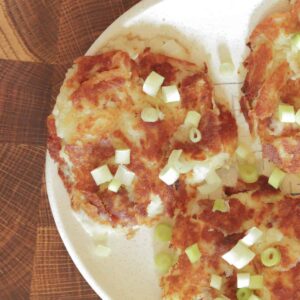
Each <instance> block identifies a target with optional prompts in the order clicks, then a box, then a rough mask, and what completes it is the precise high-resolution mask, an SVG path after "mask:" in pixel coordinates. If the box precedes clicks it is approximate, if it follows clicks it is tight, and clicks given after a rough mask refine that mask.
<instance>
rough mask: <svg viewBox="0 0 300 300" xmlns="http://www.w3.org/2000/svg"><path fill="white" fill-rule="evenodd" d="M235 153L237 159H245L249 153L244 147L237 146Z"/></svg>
mask: <svg viewBox="0 0 300 300" xmlns="http://www.w3.org/2000/svg"><path fill="white" fill-rule="evenodd" d="M235 153H236V155H237V156H238V157H239V158H241V159H246V158H247V156H248V155H249V154H250V153H251V152H250V150H249V149H248V148H247V147H246V146H245V145H239V146H238V147H237V149H236V150H235Z"/></svg>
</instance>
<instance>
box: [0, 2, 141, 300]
mask: <svg viewBox="0 0 300 300" xmlns="http://www.w3.org/2000/svg"><path fill="white" fill-rule="evenodd" d="M136 2H138V0H0V299H1V300H10V299H13V300H22V299H38V300H40V299H41V300H47V299H55V300H57V299H64V300H67V299H72V300H74V299H84V300H88V299H98V297H97V295H96V294H95V293H94V292H93V290H92V289H91V288H90V287H89V286H88V284H87V283H86V282H85V280H84V279H83V278H82V276H81V275H80V274H79V272H78V271H77V269H76V267H75V266H74V264H73V262H72V261H71V259H70V257H69V255H68V253H67V252H66V250H65V247H64V245H63V244H62V241H61V239H60V237H59V235H58V232H57V230H56V227H55V224H54V221H53V217H52V214H51V211H50V208H49V203H48V199H47V194H46V191H45V182H44V161H45V151H46V139H47V130H46V117H47V115H48V114H49V113H50V111H51V110H52V107H53V103H54V101H55V98H56V96H57V93H58V91H59V87H60V85H61V83H62V80H63V78H64V74H65V72H66V70H67V68H68V67H70V65H71V64H72V61H73V59H74V58H76V57H77V56H80V55H82V54H84V53H85V51H86V50H87V49H88V47H89V46H90V45H91V43H92V42H93V41H94V40H95V39H96V38H97V37H98V36H99V35H100V34H101V32H102V31H103V30H105V28H106V27H107V26H108V25H109V24H111V23H112V22H113V21H114V20H115V19H116V18H117V17H118V16H119V15H121V14H122V13H123V12H125V11H126V10H127V9H129V8H130V7H131V6H132V5H133V4H135V3H136Z"/></svg>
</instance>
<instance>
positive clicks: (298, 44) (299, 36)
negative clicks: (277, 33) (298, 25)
mask: <svg viewBox="0 0 300 300" xmlns="http://www.w3.org/2000/svg"><path fill="white" fill-rule="evenodd" d="M291 46H292V49H293V50H294V51H299V50H300V33H299V32H298V33H295V34H293V36H292V37H291Z"/></svg>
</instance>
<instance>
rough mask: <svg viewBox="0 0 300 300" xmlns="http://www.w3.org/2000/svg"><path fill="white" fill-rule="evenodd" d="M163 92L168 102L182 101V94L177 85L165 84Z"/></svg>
mask: <svg viewBox="0 0 300 300" xmlns="http://www.w3.org/2000/svg"><path fill="white" fill-rule="evenodd" d="M162 94H163V98H164V100H165V102H166V103H170V102H179V101H180V94H179V91H178V89H177V86H176V85H170V86H163V87H162Z"/></svg>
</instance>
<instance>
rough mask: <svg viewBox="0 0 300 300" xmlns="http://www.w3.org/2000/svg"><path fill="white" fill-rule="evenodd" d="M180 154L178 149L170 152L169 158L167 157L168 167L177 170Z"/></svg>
mask: <svg viewBox="0 0 300 300" xmlns="http://www.w3.org/2000/svg"><path fill="white" fill-rule="evenodd" d="M181 154H182V150H181V149H179V150H177V149H175V150H173V151H172V152H171V154H170V156H169V159H168V165H169V166H172V167H175V168H176V169H177V166H178V161H179V158H180V156H181Z"/></svg>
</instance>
